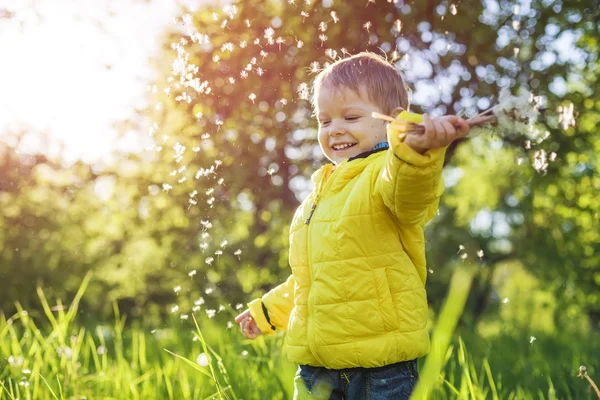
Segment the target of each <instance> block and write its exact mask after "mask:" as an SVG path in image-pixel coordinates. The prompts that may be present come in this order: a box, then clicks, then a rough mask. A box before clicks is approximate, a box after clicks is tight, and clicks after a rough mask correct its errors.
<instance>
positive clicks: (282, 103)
mask: <svg viewBox="0 0 600 400" xmlns="http://www.w3.org/2000/svg"><path fill="white" fill-rule="evenodd" d="M279 102H281V105H282V106H285V105H286V104H287V102H288V101H287V99H280V100H279Z"/></svg>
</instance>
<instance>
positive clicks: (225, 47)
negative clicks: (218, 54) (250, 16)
mask: <svg viewBox="0 0 600 400" xmlns="http://www.w3.org/2000/svg"><path fill="white" fill-rule="evenodd" d="M221 51H222V52H225V51H228V52H232V51H233V43H231V42H226V43H223V46H221Z"/></svg>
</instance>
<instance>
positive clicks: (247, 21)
mask: <svg viewBox="0 0 600 400" xmlns="http://www.w3.org/2000/svg"><path fill="white" fill-rule="evenodd" d="M244 22H246V26H247V27H248V28H250V20H249V19H247V20H245V21H244Z"/></svg>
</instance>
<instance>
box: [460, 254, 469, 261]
mask: <svg viewBox="0 0 600 400" xmlns="http://www.w3.org/2000/svg"><path fill="white" fill-rule="evenodd" d="M467 257H468V255H467V253H463V254H461V256H460V258H461V259H463V260H466V259H467Z"/></svg>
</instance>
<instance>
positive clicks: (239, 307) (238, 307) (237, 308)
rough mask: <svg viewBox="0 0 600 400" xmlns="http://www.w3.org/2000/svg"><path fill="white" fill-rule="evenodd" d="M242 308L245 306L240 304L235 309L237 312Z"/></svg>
mask: <svg viewBox="0 0 600 400" xmlns="http://www.w3.org/2000/svg"><path fill="white" fill-rule="evenodd" d="M242 307H244V305H243V304H242V303H238V304H236V305H235V309H236V310H241V309H242Z"/></svg>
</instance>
